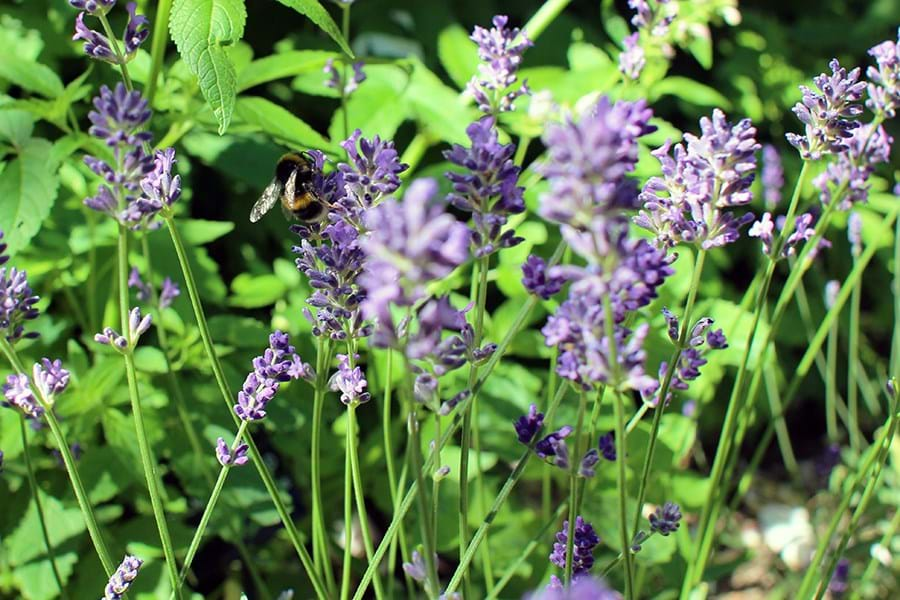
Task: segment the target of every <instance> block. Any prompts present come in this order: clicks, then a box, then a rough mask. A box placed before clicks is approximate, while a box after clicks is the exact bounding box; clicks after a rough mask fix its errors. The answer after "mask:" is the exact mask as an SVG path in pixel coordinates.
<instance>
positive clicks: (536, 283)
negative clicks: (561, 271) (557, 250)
mask: <svg viewBox="0 0 900 600" xmlns="http://www.w3.org/2000/svg"><path fill="white" fill-rule="evenodd" d="M565 282H566V280H565V279H564V278H563V277H559V276H558V275H555V274H554V272H553V270H552V269H548V268H547V263H546V262H544V259H543V258H541V257H539V256H535V255H534V254H532V255H530V256H529V257H528V259H527V260H526V261H525V263H524V264H523V265H522V285H523V286H525V289H526V290H528V291H529V292H530V293H532V294H534V295H536V296H540V297H541V298H543V299H544V300H549V299H550V297H551V296H554V295H555V294H557V293H559V291H560V290H561V289H562V286H563V284H564V283H565Z"/></svg>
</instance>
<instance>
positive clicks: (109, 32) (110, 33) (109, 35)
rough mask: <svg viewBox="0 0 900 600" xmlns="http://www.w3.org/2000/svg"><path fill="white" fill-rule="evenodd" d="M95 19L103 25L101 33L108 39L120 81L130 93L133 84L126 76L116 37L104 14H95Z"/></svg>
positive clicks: (126, 72) (125, 68)
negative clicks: (116, 62)
mask: <svg viewBox="0 0 900 600" xmlns="http://www.w3.org/2000/svg"><path fill="white" fill-rule="evenodd" d="M97 18H98V19H100V24H101V25H103V32H104V33H105V34H106V37H107V38H109V45H110V47H111V48H112V51H113V54H115V55H116V61H118V65H119V70H120V71H121V72H122V81H123V82H124V83H125V88H126V89H127V90H128V91H129V92H130V91H132V90H133V89H134V84H133V83H132V82H131V77H130V76H129V75H128V67H127V66H126V64H125V62H126V61H125V55H124V54H122V49H121V48H119V39H118V38H117V37H116V34H115V33H113V30H112V27H110V26H109V19H107V18H106V15H105V14H104V13H102V12H100V13H97Z"/></svg>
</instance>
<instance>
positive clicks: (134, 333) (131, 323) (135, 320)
mask: <svg viewBox="0 0 900 600" xmlns="http://www.w3.org/2000/svg"><path fill="white" fill-rule="evenodd" d="M152 323H153V317H152V316H151V315H150V314H147V315H144V316H141V309H140V308H138V307H137V306H135V307H134V308H132V309H131V312H129V313H128V334H129V336H128V337H129V339H130V340H131V344H132V345H133V346H137V343H138V340H139V339H140V338H141V336H142V335H144V334H145V333H147V330H148V329H150V325H151V324H152Z"/></svg>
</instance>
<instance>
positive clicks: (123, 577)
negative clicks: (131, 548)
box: [101, 556, 144, 600]
mask: <svg viewBox="0 0 900 600" xmlns="http://www.w3.org/2000/svg"><path fill="white" fill-rule="evenodd" d="M142 564H144V561H142V560H141V559H139V558H138V557H136V556H125V558H124V559H122V563H121V564H120V565H119V568H117V569H116V572H115V573H113V574H112V577H110V578H109V583H108V584H106V589H105V590H104V593H103V598H101V600H122V598H124V597H125V594H127V593H128V588H130V587H131V583H132V582H133V581H134V580H135V579H136V578H137V576H138V570H140V568H141V565H142Z"/></svg>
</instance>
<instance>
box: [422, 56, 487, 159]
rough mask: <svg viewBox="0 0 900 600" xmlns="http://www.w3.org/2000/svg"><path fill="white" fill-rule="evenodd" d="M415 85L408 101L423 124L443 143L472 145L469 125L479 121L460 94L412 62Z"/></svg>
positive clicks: (425, 68) (429, 71)
mask: <svg viewBox="0 0 900 600" xmlns="http://www.w3.org/2000/svg"><path fill="white" fill-rule="evenodd" d="M410 62H411V63H412V66H413V74H412V81H411V83H410V86H409V89H408V90H407V91H406V92H405V97H406V98H407V100H408V101H409V103H410V106H411V107H412V110H413V112H414V113H415V115H416V118H417V119H418V120H419V122H420V123H421V124H422V125H423V126H424V127H426V128H427V129H429V130H430V131H431V132H432V133H434V134H435V135H436V136H437V137H439V138H440V139H442V140H444V141H446V142H451V143H460V144H468V137H467V136H466V125H468V124H469V123H471V122H472V121H473V120H475V118H477V113H476V111H475V109H474V108H473V107H467V106H466V105H465V104H463V102H462V101H461V99H460V95H459V94H457V93H456V91H454V90H452V89H450V88H449V87H447V86H446V85H445V84H444V82H442V81H441V80H440V78H439V77H438V76H437V75H435V74H434V73H432V72H431V70H429V69H428V67H427V66H425V63H423V62H422V61H420V60H418V59H411V61H410Z"/></svg>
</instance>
